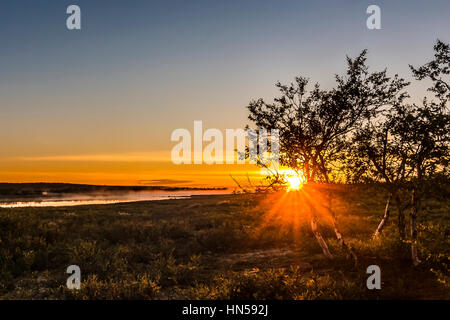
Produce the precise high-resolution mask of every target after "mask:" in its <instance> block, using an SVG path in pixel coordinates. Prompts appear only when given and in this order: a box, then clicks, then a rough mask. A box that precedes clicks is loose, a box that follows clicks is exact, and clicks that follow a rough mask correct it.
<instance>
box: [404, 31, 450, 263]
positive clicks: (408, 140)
mask: <svg viewBox="0 0 450 320" xmlns="http://www.w3.org/2000/svg"><path fill="white" fill-rule="evenodd" d="M434 51H435V54H434V59H433V60H431V61H430V62H428V63H426V64H425V65H423V66H421V67H418V68H415V67H413V66H410V68H411V71H412V72H413V75H414V76H415V78H416V79H417V80H419V81H420V80H424V79H430V80H431V81H432V85H431V87H429V88H428V91H430V92H433V93H434V95H435V98H436V99H437V101H436V100H435V99H433V100H432V101H428V100H427V99H426V98H424V99H423V103H422V105H421V106H413V107H410V108H404V110H403V114H402V115H403V117H404V120H403V121H402V122H399V126H398V128H397V131H399V132H403V142H404V143H405V144H406V145H407V146H408V147H409V157H408V158H409V161H410V166H411V167H412V168H413V170H414V172H415V177H414V180H413V181H412V190H411V213H410V222H411V223H410V235H411V257H412V260H413V263H414V265H417V264H419V263H420V260H419V257H418V253H417V247H416V242H417V226H416V219H417V215H418V214H419V212H420V203H421V198H422V196H423V195H424V193H425V188H424V187H425V186H426V183H427V182H428V181H430V180H431V179H432V178H433V177H434V176H435V175H436V174H437V173H438V172H443V174H444V175H446V174H447V168H448V164H449V160H450V159H449V151H450V113H449V102H450V81H449V80H450V79H449V74H450V46H449V45H448V44H446V43H444V42H442V41H440V40H437V42H436V44H435V46H434ZM411 128H413V129H414V130H411Z"/></svg>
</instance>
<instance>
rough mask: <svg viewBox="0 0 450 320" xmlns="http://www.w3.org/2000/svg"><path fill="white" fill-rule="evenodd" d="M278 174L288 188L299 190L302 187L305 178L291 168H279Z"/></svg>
mask: <svg viewBox="0 0 450 320" xmlns="http://www.w3.org/2000/svg"><path fill="white" fill-rule="evenodd" d="M280 174H281V175H282V176H283V178H284V180H285V181H286V183H287V187H288V190H299V189H301V188H302V187H303V184H304V183H305V180H304V179H303V176H302V175H301V174H300V173H298V172H296V171H295V170H292V169H285V170H281V171H280Z"/></svg>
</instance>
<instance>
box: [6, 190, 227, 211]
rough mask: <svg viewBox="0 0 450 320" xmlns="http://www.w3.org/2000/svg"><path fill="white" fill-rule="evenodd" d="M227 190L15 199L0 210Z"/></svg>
mask: <svg viewBox="0 0 450 320" xmlns="http://www.w3.org/2000/svg"><path fill="white" fill-rule="evenodd" d="M229 193H230V191H229V190H208V191H176V192H162V191H155V192H148V191H147V192H127V193H122V194H119V193H108V194H66V195H61V196H57V197H39V198H32V199H15V200H7V201H1V202H0V208H27V207H29V208H33V207H69V206H82V205H99V204H113V203H126V202H136V201H157V200H173V199H188V198H190V197H191V196H194V195H218V194H229Z"/></svg>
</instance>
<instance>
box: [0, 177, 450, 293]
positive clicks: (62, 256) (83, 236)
mask: <svg viewBox="0 0 450 320" xmlns="http://www.w3.org/2000/svg"><path fill="white" fill-rule="evenodd" d="M378 190H379V188H377V187H373V186H372V187H367V186H365V187H349V186H338V187H335V188H334V190H333V193H334V200H333V207H334V208H335V210H336V212H337V215H338V220H339V224H340V227H341V229H342V233H343V234H344V236H345V237H346V239H347V240H348V241H349V243H350V244H351V245H352V246H353V248H354V249H355V251H356V253H357V254H358V257H359V264H358V266H356V267H355V266H354V265H353V264H352V263H351V261H347V260H346V259H345V255H344V254H343V253H342V252H341V250H340V247H339V245H338V242H337V241H336V240H335V237H334V233H333V231H332V229H331V227H330V222H329V219H328V218H327V217H326V216H325V215H324V216H323V217H321V222H322V223H321V227H322V231H323V234H324V235H325V236H326V240H327V243H328V245H329V247H330V249H331V251H332V252H333V254H334V255H335V258H334V259H333V260H328V259H327V258H325V257H324V256H323V254H322V253H321V249H320V247H319V246H318V244H317V242H316V240H315V238H314V237H313V235H312V232H311V230H310V227H309V222H308V219H307V218H306V213H305V210H304V206H305V205H304V203H302V202H295V201H292V200H289V198H290V197H291V198H292V194H283V193H277V194H270V195H256V196H255V195H223V196H196V197H193V198H192V199H185V200H164V201H153V202H135V203H123V204H112V205H98V206H94V205H93V206H78V207H59V208H14V209H0V298H1V299H449V298H450V291H449V273H448V269H449V256H450V246H449V235H450V215H449V213H450V200H449V199H447V200H445V198H441V199H431V200H428V201H426V202H425V203H424V204H423V210H422V212H421V214H420V216H419V222H420V224H419V231H420V232H419V240H420V243H419V253H420V257H421V259H422V261H423V263H422V264H421V265H419V266H418V267H412V265H411V262H410V259H409V251H408V247H407V245H408V244H407V243H403V244H402V243H400V242H399V241H398V239H397V237H398V235H397V232H396V227H395V224H396V210H395V209H394V208H393V210H392V217H391V220H390V221H389V223H388V226H387V227H386V229H385V230H384V232H383V235H382V237H381V239H379V240H372V239H371V238H372V234H373V232H374V230H375V228H376V226H377V224H378V222H379V221H380V219H381V217H382V215H383V211H384V202H385V199H386V194H385V193H384V192H382V191H378ZM300 192H301V191H300ZM72 264H75V265H78V266H80V268H81V277H82V288H81V290H68V289H67V288H66V286H65V283H66V279H67V277H68V276H69V275H68V274H66V273H65V271H66V268H67V267H68V266H69V265H72ZM371 264H376V265H379V266H380V268H381V279H382V289H381V290H368V289H367V287H366V279H367V277H368V275H367V274H366V268H367V266H369V265H371Z"/></svg>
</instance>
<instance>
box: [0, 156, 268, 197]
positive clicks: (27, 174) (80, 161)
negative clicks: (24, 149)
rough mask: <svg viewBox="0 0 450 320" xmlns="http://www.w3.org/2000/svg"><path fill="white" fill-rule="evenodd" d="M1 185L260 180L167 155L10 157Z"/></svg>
mask: <svg viewBox="0 0 450 320" xmlns="http://www.w3.org/2000/svg"><path fill="white" fill-rule="evenodd" d="M0 166H1V167H0V182H15V183H19V182H66V183H80V184H97V185H99V184H100V185H149V186H152V185H165V186H186V187H227V188H231V189H233V188H235V187H237V186H236V184H235V182H234V181H233V180H232V178H231V177H230V174H231V175H232V176H233V177H234V178H236V179H237V180H239V181H240V183H242V184H244V185H245V184H247V183H248V182H247V174H248V175H249V176H250V178H251V180H252V183H258V181H259V179H260V178H261V175H260V171H259V168H258V167H257V166H256V165H251V164H213V165H208V164H201V165H194V164H181V165H176V164H173V163H172V162H171V160H170V151H165V152H164V151H158V152H151V153H124V154H96V155H72V156H68V155H64V156H41V157H10V158H2V159H0Z"/></svg>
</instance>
